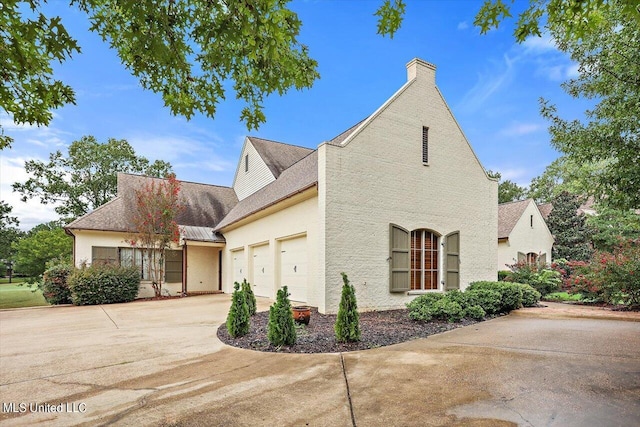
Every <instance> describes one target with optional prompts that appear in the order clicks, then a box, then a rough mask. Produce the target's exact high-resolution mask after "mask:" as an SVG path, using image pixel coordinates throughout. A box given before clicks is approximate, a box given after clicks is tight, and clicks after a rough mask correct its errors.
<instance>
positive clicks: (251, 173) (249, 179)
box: [233, 139, 276, 200]
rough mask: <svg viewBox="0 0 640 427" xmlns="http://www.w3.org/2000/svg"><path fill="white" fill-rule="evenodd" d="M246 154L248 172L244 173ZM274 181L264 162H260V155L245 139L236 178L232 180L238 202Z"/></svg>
mask: <svg viewBox="0 0 640 427" xmlns="http://www.w3.org/2000/svg"><path fill="white" fill-rule="evenodd" d="M247 154H248V155H249V170H248V171H247V172H245V166H244V159H245V157H246V155H247ZM275 180H276V178H275V177H274V176H273V174H272V173H271V170H270V169H269V167H268V166H267V164H266V163H265V162H264V160H262V157H260V154H258V152H257V151H256V149H255V147H254V146H253V144H252V143H251V141H249V139H245V142H244V147H243V148H242V154H241V155H240V160H239V161H238V168H237V169H236V176H235V178H234V180H233V190H234V191H235V192H236V196H238V200H242V199H244V198H246V197H249V196H250V195H252V194H253V193H255V192H256V191H258V190H259V189H261V188H262V187H264V186H265V185H267V184H269V183H270V182H273V181H275Z"/></svg>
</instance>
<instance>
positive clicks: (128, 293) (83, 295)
mask: <svg viewBox="0 0 640 427" xmlns="http://www.w3.org/2000/svg"><path fill="white" fill-rule="evenodd" d="M68 283H69V288H70V289H71V300H72V302H73V304H74V305H95V304H113V303H118V302H128V301H133V300H134V299H135V298H136V296H138V289H139V287H140V270H139V269H138V268H136V267H118V266H112V265H92V266H90V267H85V268H81V269H78V270H75V271H74V272H73V274H71V276H69V279H68Z"/></svg>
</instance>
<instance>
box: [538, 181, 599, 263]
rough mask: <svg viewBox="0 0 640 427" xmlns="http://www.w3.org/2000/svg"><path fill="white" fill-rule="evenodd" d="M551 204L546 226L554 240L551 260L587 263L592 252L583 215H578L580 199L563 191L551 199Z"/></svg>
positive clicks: (589, 236)
mask: <svg viewBox="0 0 640 427" xmlns="http://www.w3.org/2000/svg"><path fill="white" fill-rule="evenodd" d="M552 204H553V210H552V211H551V214H549V218H547V226H548V227H549V231H551V234H552V235H553V237H554V238H555V242H554V244H553V249H552V252H553V258H555V259H558V258H565V259H567V260H575V261H588V260H589V258H590V257H591V254H592V252H593V250H592V248H591V233H590V231H589V229H588V227H587V226H586V224H585V221H586V218H585V216H584V214H578V207H579V206H580V204H581V202H580V199H579V198H578V196H575V195H572V194H570V193H568V192H566V191H563V192H562V193H560V194H558V195H557V196H556V197H554V198H553V199H552Z"/></svg>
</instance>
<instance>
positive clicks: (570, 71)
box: [566, 64, 580, 79]
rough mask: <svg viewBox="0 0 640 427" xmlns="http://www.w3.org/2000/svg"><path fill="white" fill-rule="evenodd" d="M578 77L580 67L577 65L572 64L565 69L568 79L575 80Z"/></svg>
mask: <svg viewBox="0 0 640 427" xmlns="http://www.w3.org/2000/svg"><path fill="white" fill-rule="evenodd" d="M578 76H580V66H579V65H578V64H572V65H570V66H569V67H567V70H566V77H567V78H568V79H575V78H576V77H578Z"/></svg>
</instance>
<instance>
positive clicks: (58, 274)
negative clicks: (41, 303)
mask: <svg viewBox="0 0 640 427" xmlns="http://www.w3.org/2000/svg"><path fill="white" fill-rule="evenodd" d="M72 271H73V268H72V267H71V266H70V265H68V264H58V265H55V266H53V267H50V268H48V269H47V270H46V271H45V272H44V275H43V278H42V281H41V282H39V283H38V288H40V290H41V291H42V295H44V299H45V300H46V301H47V302H48V303H49V304H71V289H69V284H68V283H67V279H68V278H69V275H70V274H71V272H72Z"/></svg>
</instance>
